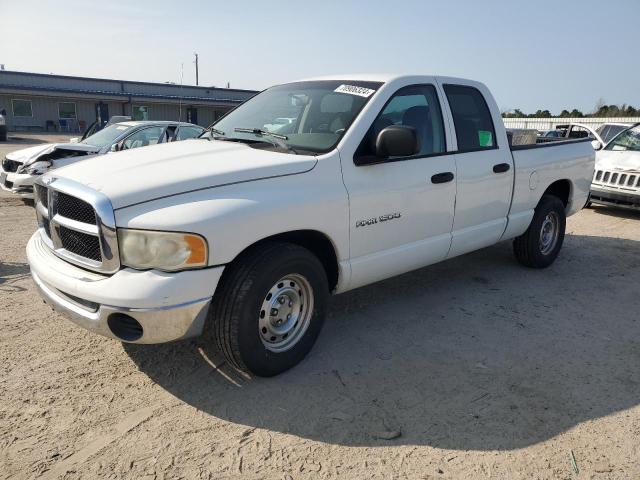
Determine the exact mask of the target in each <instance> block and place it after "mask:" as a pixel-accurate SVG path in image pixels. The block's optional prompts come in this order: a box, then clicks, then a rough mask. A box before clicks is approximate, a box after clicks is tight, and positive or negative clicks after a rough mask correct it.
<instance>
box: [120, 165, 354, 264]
mask: <svg viewBox="0 0 640 480" xmlns="http://www.w3.org/2000/svg"><path fill="white" fill-rule="evenodd" d="M332 163H333V162H326V163H325V162H319V164H320V165H319V166H318V167H317V168H315V169H314V170H312V171H309V172H306V173H301V174H297V175H289V176H283V177H277V178H269V179H264V180H257V181H253V182H245V183H239V184H235V185H227V186H222V187H215V188H210V189H206V190H200V191H196V192H190V193H185V194H182V195H174V196H171V197H167V198H162V199H158V200H153V201H150V202H146V203H142V204H138V205H133V206H131V207H124V208H121V209H118V210H116V212H115V214H116V225H117V227H118V228H137V229H146V230H168V231H181V232H193V233H197V234H199V235H203V236H204V237H205V238H206V239H207V241H208V243H209V248H210V256H209V265H211V266H214V265H224V264H227V263H230V262H231V261H233V259H234V258H236V256H237V255H238V254H239V253H240V252H242V251H243V250H244V249H246V248H247V247H249V246H251V245H253V244H254V243H256V242H258V241H260V240H262V239H264V238H267V237H271V236H273V235H277V234H281V233H286V232H290V231H296V230H315V231H318V232H320V233H322V234H324V235H325V236H327V237H328V238H329V239H330V240H331V242H332V243H333V244H334V246H335V249H336V256H337V257H338V261H339V262H340V261H342V260H346V259H348V256H349V248H348V247H349V209H348V199H347V193H346V189H345V187H344V185H343V184H342V182H341V181H340V178H341V177H340V176H339V175H340V173H339V165H337V164H332ZM336 167H337V168H338V170H337V171H336Z"/></svg>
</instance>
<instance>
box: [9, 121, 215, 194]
mask: <svg viewBox="0 0 640 480" xmlns="http://www.w3.org/2000/svg"><path fill="white" fill-rule="evenodd" d="M203 131H204V128H202V127H200V126H198V125H193V124H191V123H182V122H181V123H178V122H156V121H144V122H143V121H136V122H121V123H115V124H112V125H109V126H107V127H105V128H104V129H102V130H100V131H98V132H97V133H94V134H93V135H91V136H89V137H87V138H85V139H84V140H82V141H80V142H74V143H49V144H45V145H38V146H35V147H29V148H25V149H23V150H16V151H15V152H12V153H9V154H8V155H7V156H6V157H5V159H4V160H3V161H2V168H1V169H0V187H2V188H3V189H4V190H8V191H10V192H13V193H16V194H18V195H20V196H21V197H22V198H24V199H32V198H33V182H34V181H35V180H36V178H38V177H39V176H40V175H42V174H43V173H45V172H48V171H50V170H53V169H56V168H59V167H63V166H65V165H70V164H72V163H75V162H78V161H80V160H86V159H87V158H90V157H93V156H96V155H104V154H105V153H110V152H117V151H120V150H129V149H132V148H137V147H144V146H147V145H154V144H156V143H168V142H172V141H174V140H186V139H188V138H195V137H198V136H199V135H201V134H202V132H203Z"/></svg>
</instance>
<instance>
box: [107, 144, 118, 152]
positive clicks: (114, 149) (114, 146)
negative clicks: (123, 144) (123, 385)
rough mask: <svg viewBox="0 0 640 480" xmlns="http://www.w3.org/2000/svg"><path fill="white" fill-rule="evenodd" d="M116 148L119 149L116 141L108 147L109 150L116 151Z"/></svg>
mask: <svg viewBox="0 0 640 480" xmlns="http://www.w3.org/2000/svg"><path fill="white" fill-rule="evenodd" d="M118 150H120V145H119V144H118V143H114V144H113V145H111V148H110V149H109V151H110V152H117V151H118Z"/></svg>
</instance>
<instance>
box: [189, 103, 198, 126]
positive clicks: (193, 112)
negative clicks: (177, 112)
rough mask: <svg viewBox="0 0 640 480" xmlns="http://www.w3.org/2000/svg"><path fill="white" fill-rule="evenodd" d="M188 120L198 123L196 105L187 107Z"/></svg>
mask: <svg viewBox="0 0 640 480" xmlns="http://www.w3.org/2000/svg"><path fill="white" fill-rule="evenodd" d="M187 122H189V123H193V124H194V125H197V124H198V109H197V108H196V107H188V108H187Z"/></svg>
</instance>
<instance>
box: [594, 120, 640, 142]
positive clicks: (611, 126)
mask: <svg viewBox="0 0 640 480" xmlns="http://www.w3.org/2000/svg"><path fill="white" fill-rule="evenodd" d="M632 126H633V123H614V122H611V123H603V124H602V125H600V126H599V127H598V128H597V129H596V133H597V134H598V135H600V138H602V140H603V141H604V143H605V144H607V143H609V141H610V140H611V139H613V137H615V136H616V135H618V134H619V133H620V132H622V131H624V130H626V129H627V128H629V127H632Z"/></svg>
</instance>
